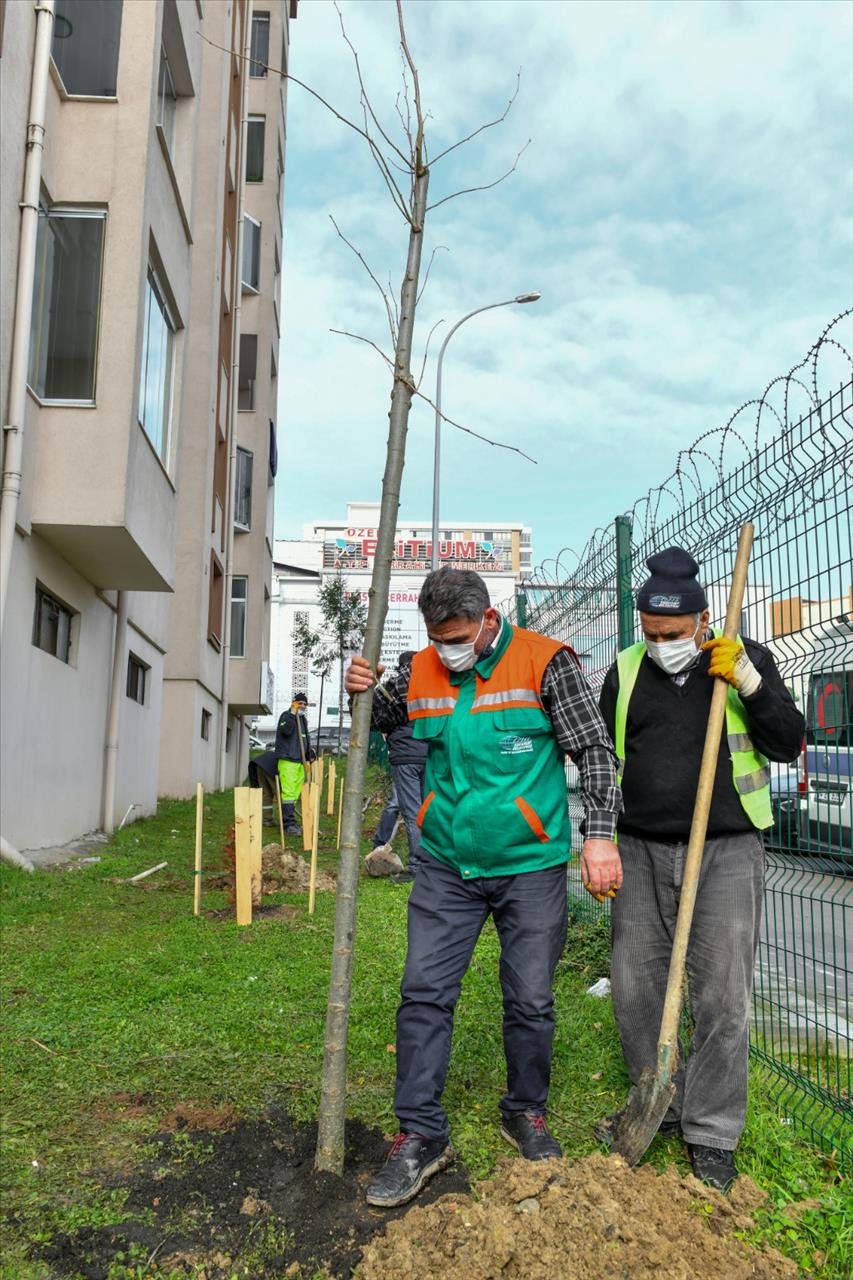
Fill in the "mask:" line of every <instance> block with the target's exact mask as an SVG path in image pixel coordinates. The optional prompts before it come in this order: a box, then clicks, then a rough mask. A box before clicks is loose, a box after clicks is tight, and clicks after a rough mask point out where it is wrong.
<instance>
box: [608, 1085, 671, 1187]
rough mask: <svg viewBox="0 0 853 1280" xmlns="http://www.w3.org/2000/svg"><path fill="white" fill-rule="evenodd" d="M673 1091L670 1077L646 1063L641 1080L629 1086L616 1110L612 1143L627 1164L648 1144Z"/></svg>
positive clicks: (657, 1127)
mask: <svg viewBox="0 0 853 1280" xmlns="http://www.w3.org/2000/svg"><path fill="white" fill-rule="evenodd" d="M674 1093H675V1083H674V1081H673V1080H672V1077H671V1076H661V1075H660V1073H659V1072H657V1071H655V1070H653V1069H652V1068H651V1067H646V1069H645V1071H644V1072H643V1074H642V1075H641V1076H640V1083H639V1084H635V1085H634V1086H633V1088H632V1089H631V1091H630V1093H629V1094H628V1101H627V1102H626V1103H625V1105H624V1107H623V1108H622V1110H621V1111H620V1112H619V1119H618V1120H617V1121H616V1129H615V1131H614V1134H613V1144H612V1150H613V1151H615V1152H616V1154H617V1155H620V1156H622V1157H623V1159H625V1160H627V1162H628V1164H630V1165H635V1164H637V1162H638V1161H639V1160H641V1159H642V1157H643V1156H644V1155H645V1153H646V1151H647V1150H648V1148H649V1147H650V1146H651V1144H652V1140H653V1139H654V1137H655V1134H656V1133H657V1131H658V1129H659V1127H660V1122H661V1121H662V1120H663V1118H664V1116H665V1115H666V1113H667V1110H668V1108H669V1104H670V1102H671V1101H672V1097H673V1094H674Z"/></svg>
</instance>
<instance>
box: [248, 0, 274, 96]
mask: <svg viewBox="0 0 853 1280" xmlns="http://www.w3.org/2000/svg"><path fill="white" fill-rule="evenodd" d="M251 57H252V61H251V62H250V64H249V75H250V76H253V77H254V78H255V79H256V80H259V79H260V80H262V79H264V78H265V77H266V74H267V66H266V64H267V63H268V62H269V60H270V15H269V14H268V13H253V14H252V44H251Z"/></svg>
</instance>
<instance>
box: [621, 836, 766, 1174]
mask: <svg viewBox="0 0 853 1280" xmlns="http://www.w3.org/2000/svg"><path fill="white" fill-rule="evenodd" d="M619 852H620V854H621V857H622V869H623V872H624V877H625V880H624V884H623V885H622V888H621V889H620V890H619V893H618V894H617V896H616V897H615V898H614V900H613V906H612V913H611V916H612V921H613V959H612V964H611V970H610V978H611V984H612V994H613V1012H614V1014H615V1015H616V1024H617V1026H618V1028H619V1035H620V1037H621V1040H622V1050H623V1052H624V1054H625V1062H626V1064H627V1067H628V1074H629V1075H630V1077H631V1080H632V1082H633V1083H635V1084H636V1082H637V1081H638V1080H639V1078H640V1074H641V1072H642V1070H643V1068H644V1067H654V1065H655V1061H656V1057H657V1039H658V1032H659V1030H660V1021H661V1015H662V1013H663V998H664V992H665V990H666V979H667V972H668V969H669V960H670V953H671V950H672V939H673V935H674V933H675V922H676V917H677V915H678V904H679V901H680V898H681V882H682V877H683V875H684V859H685V855H686V853H687V844H686V842H685V843H683V844H663V843H661V842H659V841H656V840H643V839H640V838H638V837H636V836H631V835H626V834H624V833H621V834H620V836H619ZM763 892H764V845H763V842H762V839H761V836H760V835H759V833H758V832H757V831H755V832H748V833H745V834H743V835H732V836H721V837H718V838H716V839H712V840H708V841H706V844H705V853H704V856H703V859H702V871H701V875H700V880H699V891H698V894H697V896H696V907H695V910H694V915H693V928H692V930H691V933H690V942H689V945H688V949H687V980H688V989H689V995H690V1011H691V1015H692V1018H693V1023H694V1032H693V1040H692V1043H691V1045H690V1047H689V1051H688V1055H687V1064H686V1067H685V1063H684V1060H683V1057H682V1060H681V1062H680V1063H679V1067H678V1071H677V1073H676V1077H675V1079H676V1093H675V1097H674V1098H673V1100H672V1104H671V1106H670V1110H669V1111H668V1113H667V1118H668V1119H680V1121H681V1131H682V1133H683V1134H684V1137H685V1139H686V1141H687V1142H692V1143H698V1144H700V1145H701V1146H706V1147H720V1148H723V1149H724V1150H727V1151H733V1150H734V1149H735V1147H736V1146H737V1144H738V1139H739V1137H740V1133H741V1130H742V1129H743V1124H744V1118H745V1116H746V1095H747V1055H748V1048H749V1013H750V1003H751V998H752V973H753V968H754V965H755V949H756V946H757V945H758V932H759V928H760V925H761V906H762V899H763Z"/></svg>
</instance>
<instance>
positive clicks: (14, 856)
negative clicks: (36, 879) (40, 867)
mask: <svg viewBox="0 0 853 1280" xmlns="http://www.w3.org/2000/svg"><path fill="white" fill-rule="evenodd" d="M0 859H2V860H3V862H8V863H9V865H10V866H11V867H17V868H18V870H19V871H29V873H30V875H32V873H33V872H34V871H35V867H34V866H33V864H32V863H31V862H30V860H29V858H25V857H24V855H23V854H22V853H19V852H18V850H17V849H16V848H15V846H14V845H13V844H10V843H9V841H8V840H7V839H6V837H5V836H0Z"/></svg>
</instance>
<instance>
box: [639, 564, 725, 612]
mask: <svg viewBox="0 0 853 1280" xmlns="http://www.w3.org/2000/svg"><path fill="white" fill-rule="evenodd" d="M646 564H647V565H648V566H649V569H650V570H651V577H650V578H647V579H646V581H645V582H644V583H643V585H642V586H641V587H640V590H639V591H638V592H637V608H638V609H639V610H640V611H641V613H663V614H672V615H676V614H681V613H701V612H702V610H703V609H707V608H708V600H707V597H706V596H705V588H704V587H703V586H702V584H701V582H699V581H698V574H699V566H698V564H697V563H696V561H695V560H694V559H693V557H692V556H691V555H690V553H689V552H687V551H685V550H684V549H683V547H667V549H666V551H658V552H657V554H656V555H653V556H649V558H648V560H647V561H646Z"/></svg>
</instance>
